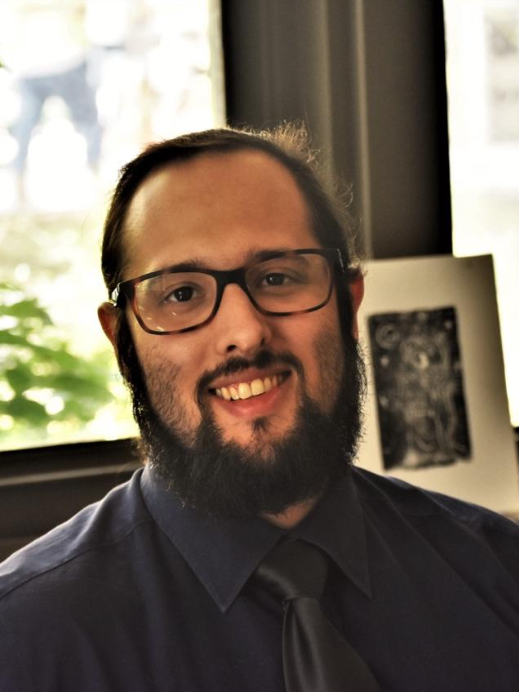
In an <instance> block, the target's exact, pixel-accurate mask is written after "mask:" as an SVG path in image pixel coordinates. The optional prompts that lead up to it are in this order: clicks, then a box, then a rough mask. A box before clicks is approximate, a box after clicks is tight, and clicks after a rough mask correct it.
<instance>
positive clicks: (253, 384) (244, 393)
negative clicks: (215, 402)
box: [209, 372, 290, 401]
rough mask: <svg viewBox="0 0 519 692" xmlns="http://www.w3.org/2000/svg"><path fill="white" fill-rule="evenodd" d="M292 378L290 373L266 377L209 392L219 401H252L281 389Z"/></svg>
mask: <svg viewBox="0 0 519 692" xmlns="http://www.w3.org/2000/svg"><path fill="white" fill-rule="evenodd" d="M289 376H290V373H289V372H285V373H279V374H278V375H272V377H264V378H259V377H257V378H256V379H254V380H252V381H246V382H236V383H234V384H232V385H229V386H228V387H218V388H217V389H210V390H209V392H210V393H211V394H214V395H215V396H217V397H218V398H219V399H225V400H226V401H238V400H243V399H251V398H252V397H255V396H261V395H262V394H266V393H267V392H270V390H271V389H275V388H276V387H279V386H280V385H281V384H283V382H285V380H286V379H287V378H288V377H289Z"/></svg>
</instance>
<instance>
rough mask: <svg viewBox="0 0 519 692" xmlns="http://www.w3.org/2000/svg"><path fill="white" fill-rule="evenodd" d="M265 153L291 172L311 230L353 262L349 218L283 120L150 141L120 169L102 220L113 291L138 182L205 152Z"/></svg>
mask: <svg viewBox="0 0 519 692" xmlns="http://www.w3.org/2000/svg"><path fill="white" fill-rule="evenodd" d="M244 149H254V150H259V151H264V152H265V153H267V154H269V155H270V156H272V157H273V158H275V159H277V160H278V161H280V162H281V163H282V164H283V165H284V166H286V168H287V169H288V170H289V171H290V172H291V173H292V175H293V176H294V178H295V180H296V182H297V184H298V186H299V189H300V190H301V192H302V194H303V195H304V197H305V199H306V202H307V204H308V207H309V209H310V211H311V214H312V222H313V230H314V233H315V236H316V238H317V240H318V241H319V242H320V243H321V245H322V246H323V247H338V248H340V249H341V250H342V252H343V258H344V260H345V264H346V266H347V267H352V265H354V264H355V253H354V249H353V237H352V236H353V233H352V223H351V219H350V218H349V217H348V216H347V212H346V210H345V209H343V208H341V207H342V205H341V204H340V200H339V199H337V195H335V194H332V193H331V192H330V191H328V192H327V191H326V188H327V185H326V183H325V182H324V175H323V174H322V172H321V169H320V166H319V164H318V161H317V158H316V155H315V153H314V152H313V151H312V150H311V149H310V146H309V142H308V135H307V132H306V130H305V128H304V127H303V126H301V125H295V124H285V125H281V126H279V127H277V128H275V129H273V130H270V131H269V130H265V131H254V130H246V129H240V130H238V129H231V128H221V129H215V130H205V131H203V132H194V133H192V134H186V135H181V136H179V137H176V138H175V139H168V140H165V141H163V142H159V143H157V144H152V145H151V146H149V147H148V148H147V149H145V150H144V151H143V152H142V153H141V154H140V155H139V156H137V157H136V158H135V159H133V161H130V163H128V164H127V165H126V166H124V167H123V168H122V170H121V175H120V178H119V182H118V184H117V186H116V188H115V192H114V194H113V197H112V201H111V204H110V207H109V210H108V214H107V217H106V221H105V226H104V233H103V243H102V260H101V263H102V270H103V277H104V280H105V284H106V286H107V288H108V291H109V292H111V291H113V289H114V288H115V287H116V286H117V284H118V283H119V282H120V281H122V279H123V277H122V270H123V259H124V253H123V238H124V233H123V231H124V223H125V217H126V213H127V210H128V207H129V205H130V202H131V200H132V198H133V195H134V194H135V192H136V191H137V188H138V187H139V185H140V184H141V183H142V182H143V181H144V180H145V179H146V177H147V176H148V175H149V174H150V173H151V172H154V171H156V170H157V169H159V168H161V167H163V166H166V165H168V164H173V163H182V162H183V161H188V160H189V159H192V158H193V157H195V156H200V155H201V154H204V153H216V152H219V153H230V152H233V151H237V150H244Z"/></svg>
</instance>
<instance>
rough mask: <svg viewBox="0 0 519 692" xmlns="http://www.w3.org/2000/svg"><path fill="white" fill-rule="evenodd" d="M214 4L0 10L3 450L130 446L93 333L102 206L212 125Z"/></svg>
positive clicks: (100, 292)
mask: <svg viewBox="0 0 519 692" xmlns="http://www.w3.org/2000/svg"><path fill="white" fill-rule="evenodd" d="M218 9H219V5H218V2H217V1H216V0H174V1H173V2H172V1H171V0H105V1H103V2H101V1H99V0H67V2H63V1H62V0H30V1H29V0H27V1H26V0H2V1H1V2H0V62H1V64H2V67H1V68H0V104H1V106H0V190H1V195H0V243H1V246H2V253H1V258H0V448H3V449H6V448H15V447H26V446H30V445H39V444H46V443H49V444H50V443H58V442H65V441H72V440H79V439H82V440H84V439H95V438H97V439H99V438H102V439H109V438H115V437H122V436H128V435H131V434H134V433H135V428H134V426H133V422H132V421H131V417H130V408H129V406H128V402H127V401H126V392H125V389H124V386H123V385H122V382H121V381H120V377H119V375H118V373H117V372H116V368H115V365H114V361H113V357H112V356H111V354H110V349H109V347H108V342H107V341H106V339H105V337H104V335H103V334H102V332H101V328H100V327H99V325H98V323H97V316H96V308H97V305H98V304H99V303H100V302H102V301H103V300H105V298H106V294H105V289H104V286H103V283H102V278H101V272H100V268H99V244H100V231H101V227H102V223H103V217H104V213H105V209H106V200H107V199H108V197H109V192H110V190H111V189H112V188H113V186H114V184H115V181H116V178H117V171H118V169H119V167H120V166H121V165H122V164H123V163H125V162H126V161H128V160H129V159H130V158H132V157H133V156H135V155H136V154H137V153H138V152H139V151H140V150H141V149H142V148H143V147H144V146H145V145H146V144H147V143H149V142H151V141H156V140H158V139H163V138H166V137H173V136H175V135H177V134H179V133H181V132H185V131H192V130H197V129H204V128H206V127H213V126H215V125H218V124H222V122H223V89H222V76H221V75H222V70H221V53H220V45H219V36H220V29H219V12H218Z"/></svg>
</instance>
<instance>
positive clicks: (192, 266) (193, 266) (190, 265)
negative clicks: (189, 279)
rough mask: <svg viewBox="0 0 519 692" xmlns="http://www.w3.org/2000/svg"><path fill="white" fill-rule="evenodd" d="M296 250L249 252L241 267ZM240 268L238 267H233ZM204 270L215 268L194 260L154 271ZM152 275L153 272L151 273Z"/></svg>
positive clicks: (284, 248)
mask: <svg viewBox="0 0 519 692" xmlns="http://www.w3.org/2000/svg"><path fill="white" fill-rule="evenodd" d="M294 249H298V248H288V247H280V248H275V249H274V248H271V249H268V250H255V251H252V252H249V253H248V255H247V257H246V259H245V262H244V263H243V264H242V265H240V266H241V267H246V266H247V265H249V264H252V263H253V262H264V261H266V260H269V259H272V258H274V257H277V256H278V255H280V254H282V253H283V252H291V251H293V250H294ZM234 268H236V269H237V268H238V267H233V269H234ZM204 270H210V271H212V270H214V267H212V266H210V265H209V264H207V262H205V261H204V260H201V259H197V258H193V259H190V260H186V261H184V262H178V263H177V264H169V265H168V266H167V267H162V268H160V269H156V270H154V271H156V272H184V271H204ZM149 273H152V272H149Z"/></svg>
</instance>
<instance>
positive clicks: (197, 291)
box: [134, 254, 331, 332]
mask: <svg viewBox="0 0 519 692" xmlns="http://www.w3.org/2000/svg"><path fill="white" fill-rule="evenodd" d="M245 283H246V286H247V289H248V292H249V297H250V298H251V299H252V301H253V303H255V305H256V307H258V308H259V309H261V310H263V311H264V312H267V313H271V314H279V313H289V312H300V311H305V310H311V309H313V308H315V307H317V306H319V305H320V304H321V303H323V302H325V301H326V300H327V298H328V294H329V291H330V284H331V272H330V267H329V264H328V261H327V260H326V258H325V257H322V256H321V255H317V254H298V255H284V256H281V257H276V258H274V259H269V260H266V261H263V262H258V263H257V264H254V265H252V266H251V267H249V268H248V269H247V271H246V273H245ZM217 299H218V282H217V280H216V278H215V277H214V276H212V275H211V274H206V273H204V272H170V273H166V274H161V275H159V276H156V277H152V278H149V279H144V280H142V281H140V282H139V283H138V284H137V285H136V286H135V303H134V306H135V308H136V310H137V312H138V315H139V316H140V319H141V320H142V322H143V324H144V325H145V327H146V328H147V329H150V330H152V331H156V332H170V331H180V330H183V329H188V328H190V327H194V326H197V325H199V324H202V323H203V322H205V321H206V320H207V319H209V318H210V317H211V314H212V312H213V310H214V307H215V304H216V301H217Z"/></svg>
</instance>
